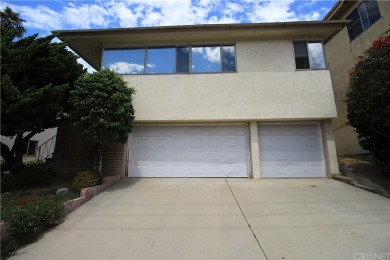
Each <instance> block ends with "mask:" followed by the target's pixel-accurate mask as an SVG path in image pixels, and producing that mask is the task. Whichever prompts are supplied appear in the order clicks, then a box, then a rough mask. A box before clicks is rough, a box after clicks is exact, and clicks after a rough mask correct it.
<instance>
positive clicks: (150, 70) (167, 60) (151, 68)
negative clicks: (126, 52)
mask: <svg viewBox="0 0 390 260" xmlns="http://www.w3.org/2000/svg"><path fill="white" fill-rule="evenodd" d="M147 53H148V56H147V57H148V62H147V64H146V73H147V74H163V73H165V74H170V73H174V72H175V48H150V49H148V52H147Z"/></svg>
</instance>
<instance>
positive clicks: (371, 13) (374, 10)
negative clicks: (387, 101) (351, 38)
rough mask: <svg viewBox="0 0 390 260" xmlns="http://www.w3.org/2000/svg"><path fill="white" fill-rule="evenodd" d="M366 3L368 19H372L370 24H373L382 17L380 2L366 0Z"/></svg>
mask: <svg viewBox="0 0 390 260" xmlns="http://www.w3.org/2000/svg"><path fill="white" fill-rule="evenodd" d="M364 4H365V5H366V10H367V14H368V19H369V20H370V25H373V24H374V23H375V22H376V21H378V20H379V19H380V18H381V13H380V12H379V7H378V3H377V1H376V0H373V1H364Z"/></svg>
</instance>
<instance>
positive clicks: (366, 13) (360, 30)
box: [324, 0, 390, 154]
mask: <svg viewBox="0 0 390 260" xmlns="http://www.w3.org/2000/svg"><path fill="white" fill-rule="evenodd" d="M339 19H347V20H350V22H349V23H348V25H347V26H346V27H345V28H344V29H343V30H341V31H340V32H339V33H337V35H335V36H334V37H333V38H332V39H331V40H330V41H328V42H327V43H326V44H325V50H326V56H327V60H328V64H329V70H330V74H331V78H332V84H333V91H334V94H335V101H336V108H337V114H338V116H337V118H335V119H333V120H332V121H333V129H334V135H335V140H336V147H337V153H338V154H355V153H362V152H363V150H362V148H361V147H360V145H359V143H358V140H357V136H356V133H355V132H354V129H353V128H352V127H350V126H349V125H347V122H348V119H347V105H346V103H344V102H343V101H344V100H345V98H346V97H345V94H346V92H347V90H348V86H349V83H348V82H349V74H348V71H349V70H350V69H352V67H353V66H354V64H355V63H356V62H357V60H358V58H359V56H361V55H363V53H364V51H365V50H367V49H368V48H369V47H370V46H371V44H372V43H373V41H375V40H377V39H378V38H379V37H380V36H381V35H382V34H383V33H384V32H385V31H386V30H388V29H389V28H390V1H377V0H363V1H362V0H359V1H344V0H339V1H338V2H337V3H336V4H335V5H334V7H333V8H332V9H331V10H330V11H329V13H328V14H327V15H326V16H325V17H324V20H325V21H331V20H339Z"/></svg>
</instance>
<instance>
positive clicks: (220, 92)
mask: <svg viewBox="0 0 390 260" xmlns="http://www.w3.org/2000/svg"><path fill="white" fill-rule="evenodd" d="M345 25H346V21H318V22H289V23H263V24H222V25H193V26H168V27H152V28H129V29H104V30H70V31H56V32H54V33H56V34H57V35H58V37H59V38H60V39H61V40H66V41H67V42H69V47H70V48H71V49H72V50H74V51H75V52H76V53H77V54H78V55H80V56H81V57H82V58H84V59H85V60H86V61H87V62H88V63H90V64H91V65H92V66H93V67H94V68H95V69H97V70H100V69H102V68H107V69H110V70H113V71H115V72H117V73H118V74H121V75H123V78H124V79H125V80H126V81H128V82H129V85H130V86H132V87H134V88H135V89H136V91H137V92H136V94H135V97H134V106H135V111H136V112H135V115H136V119H135V121H134V125H135V127H134V131H133V133H131V134H130V136H129V139H128V142H127V144H126V145H124V146H122V145H116V146H110V147H106V148H105V149H104V152H105V154H104V156H103V157H104V159H103V172H104V174H114V173H122V174H123V175H124V176H129V177H249V178H266V177H331V175H332V174H336V173H338V165H337V158H336V150H335V142H334V138H333V130H332V125H331V120H332V119H333V118H335V117H336V116H337V114H336V106H335V101H334V96H333V89H332V83H331V77H330V73H329V70H328V67H327V64H326V62H325V60H326V58H325V54H324V49H323V44H324V43H326V42H328V41H329V40H330V39H331V38H332V37H333V35H335V34H336V33H337V32H339V31H340V30H341V29H342V28H343V27H344V26H345ZM91 149H92V148H91V147H90V146H88V144H87V143H86V142H85V141H84V140H82V139H81V137H80V134H79V133H78V132H77V130H75V129H72V128H70V127H68V126H67V125H66V124H64V125H63V126H60V127H59V130H58V137H57V147H56V154H55V158H54V163H55V164H54V166H53V170H54V171H56V172H58V173H64V174H65V172H68V173H70V172H71V174H74V173H75V172H76V170H80V168H83V167H88V166H90V165H91V164H90V163H91V160H92V158H91V156H90V155H89V152H90V151H91Z"/></svg>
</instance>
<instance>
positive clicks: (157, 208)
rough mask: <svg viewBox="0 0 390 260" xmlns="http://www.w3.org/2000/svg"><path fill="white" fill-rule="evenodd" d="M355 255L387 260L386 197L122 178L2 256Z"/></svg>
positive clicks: (322, 183) (257, 184) (324, 184)
mask: <svg viewBox="0 0 390 260" xmlns="http://www.w3.org/2000/svg"><path fill="white" fill-rule="evenodd" d="M364 254H376V255H379V254H380V256H381V257H387V258H377V259H390V200H389V199H388V198H385V197H381V196H379V195H376V194H373V193H370V192H367V191H364V190H361V189H358V188H356V187H352V186H349V185H346V184H344V183H341V182H337V181H335V180H326V179H309V180H301V179H299V180H296V179H295V180H292V179H289V180H287V179H281V180H276V179H274V180H270V179H267V180H252V179H125V180H122V181H120V182H118V183H116V184H115V185H114V186H112V187H110V188H109V189H108V190H106V191H105V192H103V193H101V194H100V195H98V196H97V197H96V198H94V199H92V200H91V201H89V202H87V203H86V204H84V205H83V206H82V207H81V208H79V209H77V210H76V211H75V212H73V213H72V214H70V215H69V216H68V219H67V220H66V221H65V222H64V223H62V224H61V225H59V226H58V227H57V228H55V229H53V230H51V231H49V232H48V233H46V234H45V235H44V236H43V238H41V239H40V240H38V241H37V242H36V243H34V244H31V245H29V246H26V247H24V248H22V249H20V250H19V251H18V252H17V253H16V255H15V256H13V257H12V258H11V259H355V260H363V259H368V258H363V257H365V256H366V255H364ZM373 259H374V258H373Z"/></svg>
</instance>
